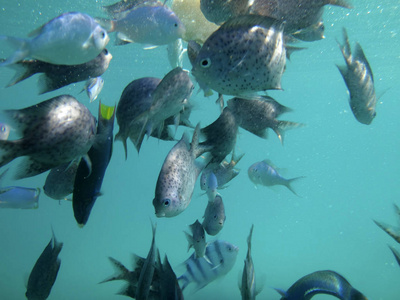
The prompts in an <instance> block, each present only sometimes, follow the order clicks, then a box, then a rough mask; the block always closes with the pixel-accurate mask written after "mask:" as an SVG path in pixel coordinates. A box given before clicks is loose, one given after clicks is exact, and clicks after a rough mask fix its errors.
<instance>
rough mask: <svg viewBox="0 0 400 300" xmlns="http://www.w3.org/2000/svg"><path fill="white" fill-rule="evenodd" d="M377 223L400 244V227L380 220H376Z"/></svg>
mask: <svg viewBox="0 0 400 300" xmlns="http://www.w3.org/2000/svg"><path fill="white" fill-rule="evenodd" d="M374 222H375V224H376V225H378V226H379V228H381V229H382V230H383V231H384V232H386V233H387V234H388V235H390V236H391V237H392V238H393V239H394V240H395V241H396V242H398V243H399V244H400V228H399V227H395V226H391V225H389V224H386V223H383V222H378V221H375V220H374Z"/></svg>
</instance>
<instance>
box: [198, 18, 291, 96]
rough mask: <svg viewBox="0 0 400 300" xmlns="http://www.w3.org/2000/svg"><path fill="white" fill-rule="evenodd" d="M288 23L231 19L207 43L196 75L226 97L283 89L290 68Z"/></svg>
mask: <svg viewBox="0 0 400 300" xmlns="http://www.w3.org/2000/svg"><path fill="white" fill-rule="evenodd" d="M283 27H284V23H282V22H280V21H277V20H274V19H271V18H268V17H263V16H257V15H244V16H238V17H235V18H232V19H230V20H229V21H227V22H226V23H224V24H223V25H222V26H221V27H220V28H219V29H218V30H216V31H215V32H214V33H213V34H212V35H211V36H210V37H209V38H208V39H207V40H206V41H205V43H204V45H203V47H202V48H201V49H200V51H199V53H198V55H197V57H196V59H195V62H194V64H193V69H192V74H193V76H194V77H195V78H196V80H197V81H198V82H199V84H200V87H202V88H203V89H207V88H210V89H213V90H215V91H217V92H218V93H220V94H223V95H243V94H252V93H255V92H258V91H264V90H269V89H281V77H282V75H283V72H284V70H285V65H286V48H285V45H284V42H283Z"/></svg>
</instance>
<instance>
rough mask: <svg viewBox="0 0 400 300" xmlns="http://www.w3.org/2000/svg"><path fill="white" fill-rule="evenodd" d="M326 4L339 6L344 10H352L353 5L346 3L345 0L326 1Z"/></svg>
mask: <svg viewBox="0 0 400 300" xmlns="http://www.w3.org/2000/svg"><path fill="white" fill-rule="evenodd" d="M327 4H330V5H335V6H340V7H344V8H353V5H351V4H350V3H349V2H348V1H345V0H328V1H327Z"/></svg>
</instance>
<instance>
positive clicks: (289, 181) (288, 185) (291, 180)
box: [285, 176, 306, 198]
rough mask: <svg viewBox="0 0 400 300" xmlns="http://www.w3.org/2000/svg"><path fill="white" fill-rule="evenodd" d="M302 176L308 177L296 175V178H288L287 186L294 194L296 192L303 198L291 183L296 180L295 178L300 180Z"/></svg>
mask: <svg viewBox="0 0 400 300" xmlns="http://www.w3.org/2000/svg"><path fill="white" fill-rule="evenodd" d="M301 178H306V177H305V176H299V177H296V178H292V179H289V180H287V181H286V184H285V186H286V187H287V188H288V189H289V190H290V191H291V192H292V193H293V194H295V195H296V196H298V197H300V198H301V196H299V195H298V194H297V193H296V192H295V190H294V189H293V188H292V186H291V183H292V182H293V181H295V180H298V179H301Z"/></svg>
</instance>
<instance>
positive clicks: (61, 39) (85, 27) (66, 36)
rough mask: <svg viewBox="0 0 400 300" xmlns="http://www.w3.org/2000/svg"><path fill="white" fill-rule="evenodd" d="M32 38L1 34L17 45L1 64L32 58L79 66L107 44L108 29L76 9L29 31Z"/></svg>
mask: <svg viewBox="0 0 400 300" xmlns="http://www.w3.org/2000/svg"><path fill="white" fill-rule="evenodd" d="M30 36H31V37H33V38H32V39H21V38H15V37H10V36H4V35H2V36H0V41H2V40H3V41H6V42H8V43H10V45H12V46H14V47H15V48H17V50H16V51H15V52H14V54H13V55H11V57H9V58H8V59H7V60H6V61H4V62H2V63H0V66H7V65H10V64H14V63H17V62H19V61H21V60H23V59H24V58H27V57H32V58H34V59H38V60H41V61H44V62H48V63H52V64H56V65H78V64H83V63H86V62H88V61H90V60H92V59H94V58H95V57H96V56H97V55H99V53H100V52H101V51H103V49H104V48H105V47H106V45H107V43H108V42H109V40H110V38H109V36H108V34H107V31H106V30H105V29H104V28H102V27H101V26H100V25H99V24H98V23H97V22H96V21H95V20H94V19H93V18H92V17H90V16H89V15H87V14H83V13H79V12H68V13H64V14H62V15H60V16H58V17H56V18H54V19H52V20H50V21H49V22H48V23H46V24H45V25H43V26H42V27H40V28H39V29H37V30H35V31H34V32H32V33H31V34H30Z"/></svg>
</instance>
